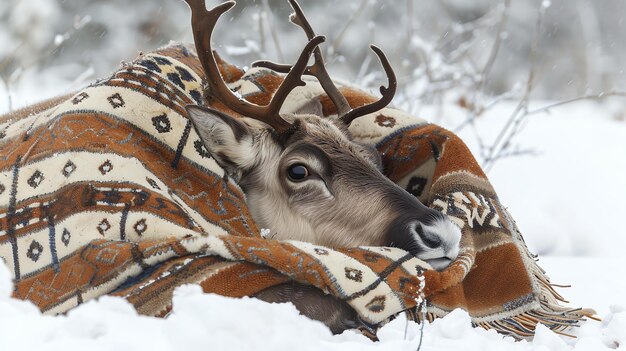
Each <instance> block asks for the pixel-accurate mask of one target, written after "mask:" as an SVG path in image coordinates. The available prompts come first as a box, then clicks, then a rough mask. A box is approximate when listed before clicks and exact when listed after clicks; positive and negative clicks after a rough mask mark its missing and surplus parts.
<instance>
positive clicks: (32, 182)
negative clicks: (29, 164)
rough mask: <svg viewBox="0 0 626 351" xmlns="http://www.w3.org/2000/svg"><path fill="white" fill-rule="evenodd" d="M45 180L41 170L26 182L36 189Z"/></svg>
mask: <svg viewBox="0 0 626 351" xmlns="http://www.w3.org/2000/svg"><path fill="white" fill-rule="evenodd" d="M44 179H45V178H44V176H43V173H41V172H40V171H39V170H36V171H35V173H33V175H31V176H30V178H28V180H27V181H26V182H27V183H28V185H30V186H31V187H33V188H36V187H38V186H39V184H41V182H43V180H44Z"/></svg>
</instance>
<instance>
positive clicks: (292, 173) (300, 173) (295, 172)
mask: <svg viewBox="0 0 626 351" xmlns="http://www.w3.org/2000/svg"><path fill="white" fill-rule="evenodd" d="M287 176H288V177H289V180H291V181H292V182H300V181H303V180H304V179H305V178H306V177H308V176H309V170H308V169H307V168H306V167H305V166H303V165H301V164H296V165H293V166H291V167H289V169H288V170H287Z"/></svg>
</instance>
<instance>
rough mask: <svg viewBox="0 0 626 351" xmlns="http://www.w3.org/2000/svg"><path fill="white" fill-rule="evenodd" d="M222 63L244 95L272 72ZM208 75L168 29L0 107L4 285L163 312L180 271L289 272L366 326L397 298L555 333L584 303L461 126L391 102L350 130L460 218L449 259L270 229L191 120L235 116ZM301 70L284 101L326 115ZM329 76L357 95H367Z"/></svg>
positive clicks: (228, 278) (250, 289)
mask: <svg viewBox="0 0 626 351" xmlns="http://www.w3.org/2000/svg"><path fill="white" fill-rule="evenodd" d="M219 64H220V69H221V72H222V75H223V77H224V79H225V80H226V81H227V82H228V83H229V84H230V87H231V88H232V89H233V90H235V91H238V92H239V94H241V96H243V97H244V98H245V99H247V100H249V101H251V102H253V103H256V104H261V105H263V104H266V103H267V102H268V101H269V100H270V98H271V96H272V94H273V92H274V90H275V89H276V88H277V87H278V86H279V84H280V82H281V81H282V79H283V76H281V75H279V74H276V73H273V72H272V71H269V70H267V69H262V68H254V69H250V70H248V71H244V70H242V69H239V68H237V67H235V66H233V65H230V64H228V63H227V62H224V61H222V60H221V59H220V62H219ZM203 79H204V77H203V71H202V68H201V65H200V63H199V61H198V59H197V57H196V56H195V54H194V52H193V51H192V50H191V49H188V48H187V47H185V46H183V45H171V46H168V47H165V48H162V49H160V50H157V51H154V52H151V53H148V54H142V55H140V56H139V57H138V58H137V59H136V60H135V61H134V62H132V63H126V64H124V65H123V66H122V67H121V68H120V69H119V70H118V71H116V72H115V73H113V74H112V75H111V76H110V77H108V78H105V79H102V80H99V81H97V82H95V83H93V84H92V85H90V86H88V87H87V88H85V89H83V90H81V91H79V92H77V93H76V94H73V95H71V96H70V97H68V98H66V99H55V100H54V101H53V102H52V103H50V104H48V105H46V106H43V107H41V108H32V109H29V110H28V113H23V114H21V115H20V114H15V113H14V114H12V115H8V116H6V117H3V118H0V138H1V139H0V257H2V259H3V260H4V261H5V263H6V264H7V265H8V266H9V268H10V270H11V271H12V272H13V276H14V279H15V291H14V296H15V297H18V298H21V299H28V300H30V301H32V302H33V303H34V304H36V305H37V306H38V307H39V308H40V309H41V310H42V311H43V312H45V313H48V314H57V313H62V312H66V311H68V310H69V309H71V308H73V307H75V306H77V305H79V304H81V303H83V302H84V301H86V300H89V299H93V298H97V297H99V296H102V295H105V294H111V295H116V296H121V297H124V298H125V299H127V300H128V301H129V302H130V303H132V304H133V305H134V306H135V307H136V309H137V310H138V311H139V312H140V313H142V314H146V315H152V316H165V315H167V314H168V312H169V311H170V310H171V298H172V292H173V290H174V289H175V288H176V287H177V286H179V285H181V284H187V283H196V284H199V285H201V286H202V288H203V290H204V291H205V292H211V293H218V294H222V295H226V296H234V297H241V296H251V295H254V294H256V293H258V292H260V291H262V290H264V289H266V288H268V287H271V286H274V285H276V284H281V283H284V282H287V281H290V280H295V281H298V282H301V283H305V284H310V285H313V286H315V287H317V288H319V289H322V290H323V291H324V292H326V293H328V294H332V295H334V296H336V297H338V298H340V299H343V300H345V301H346V302H348V303H349V304H350V305H351V306H352V307H353V308H354V309H355V310H356V311H357V312H358V314H359V316H360V318H361V319H362V320H363V321H364V322H366V323H367V324H369V325H371V326H373V328H374V329H375V327H376V326H378V325H381V324H382V323H384V322H385V321H388V320H389V319H390V318H392V317H393V316H395V315H397V314H398V313H400V312H402V311H407V312H408V314H409V315H410V316H411V317H412V318H415V319H421V318H424V317H426V318H429V319H432V318H436V317H441V316H444V315H445V314H446V313H448V312H450V311H451V310H453V309H455V308H459V307H460V308H463V309H465V310H467V311H468V312H469V314H470V315H471V317H472V321H473V323H474V324H475V325H479V326H482V327H485V328H491V329H495V330H497V331H499V332H501V333H506V334H510V335H513V336H515V337H518V338H521V337H526V336H531V335H532V334H533V331H534V328H535V326H536V324H537V323H542V324H545V325H546V326H548V327H549V328H550V329H552V330H555V331H563V330H565V329H566V328H567V327H569V326H572V325H576V324H577V323H578V322H579V321H580V320H581V318H583V317H584V315H585V314H586V312H585V311H582V310H580V309H572V308H568V307H563V306H562V305H561V302H562V301H563V298H562V297H561V296H560V295H559V294H558V293H557V292H556V291H555V290H554V289H553V287H552V285H551V284H550V281H549V280H548V278H547V277H546V276H545V274H544V272H543V271H542V270H541V268H540V267H539V266H538V265H537V263H536V262H535V258H534V256H533V255H531V254H530V253H529V252H528V250H527V248H526V246H525V244H524V241H523V238H522V236H521V234H520V232H519V230H518V228H517V227H516V225H515V222H514V221H513V219H512V218H511V216H510V215H509V213H508V212H507V210H506V209H505V208H504V207H503V206H502V205H501V203H500V201H499V200H498V197H497V194H496V192H495V191H494V189H493V187H492V186H491V184H490V183H489V181H488V179H487V177H486V176H485V174H484V172H483V171H482V170H481V168H480V167H479V165H478V164H477V163H476V161H475V159H474V158H473V156H472V154H471V153H470V151H469V150H468V148H467V147H466V146H465V145H464V144H463V142H462V141H461V140H460V139H459V138H458V137H457V136H455V135H454V134H453V133H451V132H449V131H447V130H445V129H443V128H441V127H439V126H437V125H434V124H430V123H427V122H426V121H424V120H421V119H418V118H416V117H414V116H411V115H409V114H407V113H405V112H402V111H400V110H397V109H393V108H385V109H383V110H381V111H378V112H376V113H373V114H371V115H368V116H365V117H362V118H359V119H358V120H356V121H355V122H354V123H352V125H351V126H350V131H351V133H352V134H353V136H354V138H355V139H356V140H357V141H359V142H363V143H367V144H371V145H374V146H375V147H376V148H377V149H378V150H379V151H380V153H381V155H382V159H383V164H384V170H385V172H386V176H388V177H389V178H390V179H392V180H393V181H394V182H396V183H397V184H399V185H400V186H402V187H403V188H405V189H406V190H407V191H408V192H409V193H411V194H413V195H414V196H416V197H417V198H419V199H420V200H421V201H422V202H424V203H425V204H427V205H429V206H430V207H432V208H435V209H438V210H440V211H442V212H443V213H445V214H446V215H447V216H448V217H449V218H450V219H451V220H452V221H454V222H455V223H456V224H458V225H459V226H460V227H461V228H462V233H463V235H462V241H461V246H462V247H461V253H460V255H459V257H458V258H457V259H456V260H455V261H454V262H453V263H452V265H451V266H450V267H449V268H447V269H446V270H445V271H442V272H437V271H435V270H432V269H430V267H429V266H428V264H426V263H424V262H422V261H420V260H419V259H417V258H415V257H413V256H412V255H410V254H409V253H407V252H405V251H403V250H401V249H397V248H385V247H359V248H342V249H331V248H327V247H321V246H317V245H313V244H310V243H305V242H296V241H278V240H271V239H268V238H264V236H263V235H262V234H263V231H262V230H261V229H262V228H258V227H257V226H256V225H255V223H254V221H253V220H252V218H251V216H250V212H249V211H248V208H247V207H246V202H245V194H243V193H242V191H241V189H240V188H239V187H238V186H237V184H235V183H234V182H233V181H232V180H231V179H230V178H229V177H228V176H227V175H226V174H225V172H224V170H223V169H222V168H221V167H220V166H219V165H218V164H217V163H216V162H215V160H214V159H213V158H212V157H211V155H210V154H209V153H208V151H207V150H206V149H205V147H204V145H203V143H202V142H201V141H200V139H199V137H198V135H197V134H196V133H195V131H194V129H193V128H192V125H191V123H190V121H189V120H188V118H187V115H186V111H185V109H184V107H185V106H186V105H187V104H205V105H210V106H212V107H213V108H216V109H219V110H222V111H224V112H225V113H228V114H231V115H233V116H237V113H235V112H233V111H231V110H229V109H228V108H227V107H225V106H224V105H222V104H221V103H220V102H219V101H217V100H215V99H214V98H212V97H211V96H210V95H209V96H204V95H203V83H202V82H203ZM306 82H307V84H306V86H303V87H299V88H297V89H296V90H294V91H293V92H292V93H291V95H290V96H289V98H288V100H287V102H286V103H285V105H284V106H283V110H282V112H284V113H289V112H296V111H299V110H301V109H302V108H305V107H306V106H307V104H311V103H317V104H319V105H321V107H322V109H321V110H322V112H323V114H324V115H325V116H330V115H333V114H336V111H335V107H334V105H333V104H332V102H331V101H330V99H329V98H328V97H327V96H326V95H325V94H324V91H323V89H322V88H321V87H320V85H319V84H318V83H317V82H316V81H315V80H314V79H308V80H306ZM341 91H342V93H343V94H344V95H345V96H346V97H347V99H348V102H349V103H350V105H352V107H356V106H360V105H363V104H366V103H368V102H371V101H374V100H375V98H374V97H372V96H371V95H369V94H367V93H365V92H363V91H360V90H358V89H355V88H352V87H348V86H345V85H343V86H341ZM270 229H271V228H270ZM422 298H425V299H426V300H425V301H426V302H425V303H424V304H421V301H422ZM419 305H423V308H424V309H425V312H426V313H425V314H424V313H416V310H417V307H418V306H419Z"/></svg>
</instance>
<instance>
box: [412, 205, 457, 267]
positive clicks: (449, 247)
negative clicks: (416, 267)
mask: <svg viewBox="0 0 626 351" xmlns="http://www.w3.org/2000/svg"><path fill="white" fill-rule="evenodd" d="M408 229H409V233H410V235H411V237H412V239H413V240H412V243H411V245H410V246H409V247H410V249H409V252H411V253H413V254H414V255H415V256H416V257H418V258H420V259H422V260H424V261H426V262H427V263H428V264H430V265H431V266H432V267H433V268H434V269H436V270H438V271H441V270H443V269H445V268H446V267H448V266H449V265H450V264H451V263H452V261H454V260H455V259H456V258H457V257H458V255H459V244H460V241H461V230H460V229H459V227H458V226H456V225H455V224H454V223H452V221H450V220H449V219H448V218H447V217H446V216H444V215H443V214H441V213H437V215H436V216H432V217H430V218H429V219H427V220H423V221H414V222H412V223H410V224H409V226H408Z"/></svg>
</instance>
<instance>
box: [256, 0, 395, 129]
mask: <svg viewBox="0 0 626 351" xmlns="http://www.w3.org/2000/svg"><path fill="white" fill-rule="evenodd" d="M288 1H289V4H290V5H291V7H292V8H293V10H294V13H292V14H291V16H290V17H289V19H290V20H291V22H292V23H293V24H295V25H297V26H299V27H300V28H302V29H303V30H304V33H305V34H306V36H307V37H308V38H309V40H311V39H312V38H314V37H315V31H313V28H312V27H311V25H310V24H309V21H308V20H307V19H306V16H305V15H304V12H303V11H302V8H301V7H300V5H299V4H298V2H297V1H296V0H288ZM370 48H371V49H372V51H374V53H375V54H376V55H377V56H378V59H379V60H380V62H381V64H382V65H383V68H384V70H385V73H386V74H387V80H388V86H387V87H385V86H381V87H380V93H381V94H382V97H381V98H380V99H379V100H378V101H375V102H373V103H371V104H367V105H364V106H361V107H357V108H355V109H351V108H350V105H349V104H348V101H347V100H346V98H345V97H344V96H343V94H341V92H340V91H339V89H337V87H336V86H335V84H334V83H333V81H332V79H331V78H330V76H329V75H328V72H327V71H326V66H325V64H324V57H323V56H322V51H321V50H320V48H319V47H316V48H315V50H314V51H313V56H314V58H315V62H314V63H313V65H311V66H309V67H307V68H306V70H305V71H304V74H307V75H312V76H314V77H315V78H317V80H318V81H319V82H320V85H321V86H322V88H323V89H324V91H325V92H326V94H327V95H328V96H329V97H330V99H331V100H332V101H333V103H334V104H335V106H336V107H337V115H338V116H339V119H340V120H341V121H343V123H344V124H345V125H348V126H349V125H350V123H352V121H354V120H355V119H357V118H359V117H361V116H364V115H367V114H369V113H373V112H376V111H378V110H380V109H382V108H384V107H385V106H387V105H388V104H389V103H390V102H391V100H393V96H394V95H395V93H396V88H397V86H398V81H397V79H396V75H395V73H394V71H393V68H392V67H391V64H390V63H389V60H388V59H387V57H386V56H385V54H384V53H383V51H382V50H381V49H380V48H378V47H376V46H374V45H370ZM252 67H265V68H269V69H271V70H274V71H276V72H280V73H287V72H289V70H290V69H291V68H292V66H290V65H285V64H277V63H274V62H271V61H256V62H254V63H252Z"/></svg>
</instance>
